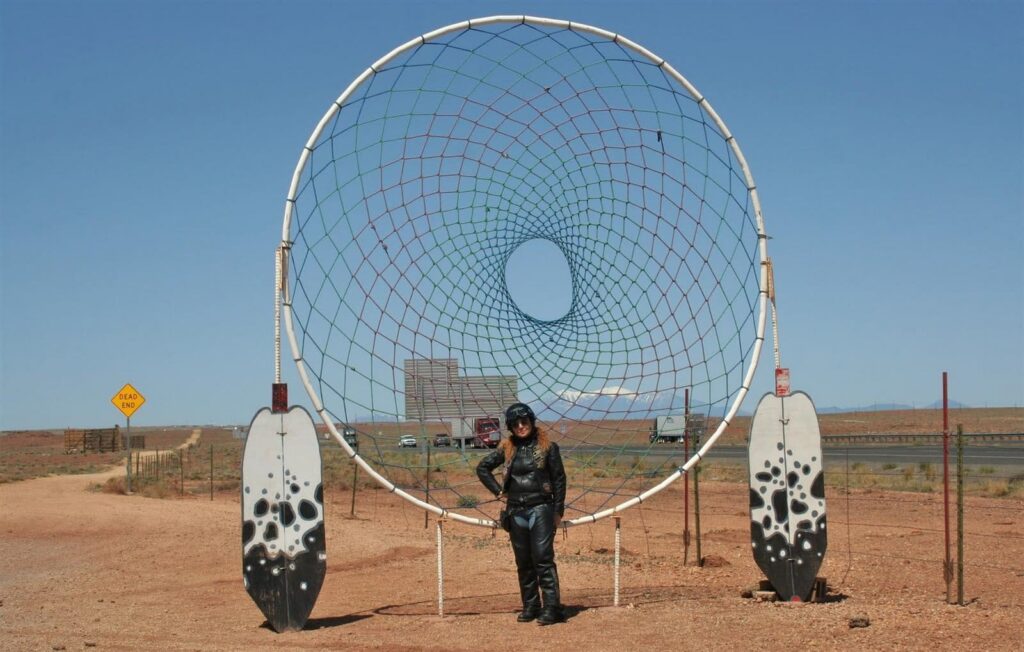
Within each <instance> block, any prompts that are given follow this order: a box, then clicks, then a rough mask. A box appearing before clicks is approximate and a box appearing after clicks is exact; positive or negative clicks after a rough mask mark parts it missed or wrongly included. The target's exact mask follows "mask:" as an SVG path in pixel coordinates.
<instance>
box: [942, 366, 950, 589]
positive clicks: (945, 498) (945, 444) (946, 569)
mask: <svg viewBox="0 0 1024 652" xmlns="http://www.w3.org/2000/svg"><path fill="white" fill-rule="evenodd" d="M942 509H943V511H942V514H943V530H944V531H945V536H946V548H945V550H946V559H945V562H944V563H943V566H942V576H943V579H944V580H945V582H946V602H953V558H952V553H951V550H950V532H949V393H948V385H947V374H946V372H945V371H943V372H942Z"/></svg>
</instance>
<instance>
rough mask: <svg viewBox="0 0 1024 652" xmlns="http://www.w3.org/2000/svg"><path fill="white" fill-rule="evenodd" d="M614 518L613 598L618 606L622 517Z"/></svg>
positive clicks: (614, 603)
mask: <svg viewBox="0 0 1024 652" xmlns="http://www.w3.org/2000/svg"><path fill="white" fill-rule="evenodd" d="M612 518H614V519H615V598H614V601H613V603H612V604H613V605H614V606H616V607H617V606H619V548H620V547H621V544H622V517H621V516H613V517H612Z"/></svg>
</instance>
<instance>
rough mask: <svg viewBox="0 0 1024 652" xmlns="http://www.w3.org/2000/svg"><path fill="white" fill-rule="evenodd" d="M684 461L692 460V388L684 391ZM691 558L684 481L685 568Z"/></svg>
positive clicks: (688, 499) (687, 488)
mask: <svg viewBox="0 0 1024 652" xmlns="http://www.w3.org/2000/svg"><path fill="white" fill-rule="evenodd" d="M683 405H684V407H683V419H684V425H683V459H684V460H686V461H687V462H688V461H689V460H690V388H689V387H687V388H685V389H684V390H683ZM684 463H685V462H684ZM689 557H690V483H689V482H686V481H685V480H684V481H683V566H685V565H686V562H687V561H688V560H689Z"/></svg>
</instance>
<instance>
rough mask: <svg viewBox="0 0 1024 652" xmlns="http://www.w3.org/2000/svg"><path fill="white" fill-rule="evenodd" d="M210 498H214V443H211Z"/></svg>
mask: <svg viewBox="0 0 1024 652" xmlns="http://www.w3.org/2000/svg"><path fill="white" fill-rule="evenodd" d="M210 500H213V444H210Z"/></svg>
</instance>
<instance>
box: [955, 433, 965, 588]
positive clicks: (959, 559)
mask: <svg viewBox="0 0 1024 652" xmlns="http://www.w3.org/2000/svg"><path fill="white" fill-rule="evenodd" d="M956 603H957V604H958V605H960V606H961V607H962V606H964V427H963V424H957V426H956Z"/></svg>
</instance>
